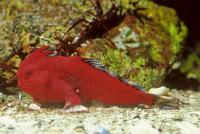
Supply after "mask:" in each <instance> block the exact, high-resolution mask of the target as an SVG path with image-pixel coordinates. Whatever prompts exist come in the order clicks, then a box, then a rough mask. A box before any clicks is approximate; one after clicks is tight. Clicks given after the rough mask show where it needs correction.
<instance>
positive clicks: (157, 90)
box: [148, 86, 169, 96]
mask: <svg viewBox="0 0 200 134" xmlns="http://www.w3.org/2000/svg"><path fill="white" fill-rule="evenodd" d="M148 92H149V93H150V94H155V95H158V96H163V95H167V94H168V93H169V88H167V87H165V86H161V87H158V88H151V89H149V91H148Z"/></svg>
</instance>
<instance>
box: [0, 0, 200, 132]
mask: <svg viewBox="0 0 200 134" xmlns="http://www.w3.org/2000/svg"><path fill="white" fill-rule="evenodd" d="M129 1H131V0H122V1H121V2H122V3H121V4H122V7H123V13H124V14H126V17H125V18H124V19H123V21H121V22H120V24H119V25H117V26H115V27H113V28H112V29H110V30H108V31H107V33H106V34H105V35H103V37H101V38H95V39H92V40H88V41H86V42H84V43H82V44H81V45H80V46H79V48H78V49H77V50H78V51H77V52H75V53H73V54H72V55H77V54H79V55H81V56H83V57H90V58H95V59H99V60H100V61H101V62H102V64H105V66H106V67H107V68H108V69H109V70H111V71H113V72H115V73H117V74H118V75H120V76H121V77H126V78H128V79H130V80H132V81H134V82H137V83H139V84H140V85H142V86H143V87H145V89H146V90H148V89H150V88H151V87H156V86H160V85H163V84H166V85H167V86H169V87H175V85H176V87H178V89H171V90H170V91H168V93H167V94H168V95H170V96H172V97H175V98H178V99H179V100H180V101H181V104H180V107H179V108H178V109H173V110H172V109H171V110H169V109H159V108H158V107H157V106H154V107H151V108H144V107H132V108H122V107H118V106H113V107H105V106H95V105H94V106H88V108H89V112H86V113H66V112H64V111H63V110H61V109H60V108H59V107H56V108H55V107H53V108H51V107H44V108H42V109H41V111H32V110H30V109H29V104H30V103H31V102H32V99H31V97H30V96H28V95H25V94H23V93H21V92H19V89H18V88H17V85H16V77H15V74H16V70H17V68H18V66H19V63H20V62H21V60H23V58H24V57H25V56H26V55H27V54H28V53H29V52H30V51H31V49H32V48H36V47H39V46H41V45H44V44H46V45H49V46H50V47H51V48H55V47H56V44H57V43H59V40H58V37H59V38H63V37H65V33H66V31H67V30H68V29H69V28H70V27H71V26H72V25H73V24H74V23H75V22H76V21H78V20H80V19H82V18H83V19H86V20H87V21H89V22H91V21H92V20H93V19H94V14H95V13H96V12H95V8H94V5H93V4H92V3H91V2H89V1H87V0H77V1H75V0H48V1H47V0H12V1H5V0H0V27H1V28H0V92H1V93H0V133H3V134H4V133H6V134H7V133H16V134H19V133H20V134H22V133H27V132H28V133H33V134H35V133H38V134H40V133H70V134H71V133H77V134H90V133H91V134H96V133H99V134H110V133H111V134H112V133H113V134H115V133H117V134H118V133H119V134H129V133H130V134H131V133H134V134H147V133H148V134H171V133H172V134H173V133H181V134H191V133H192V134H199V133H200V123H199V122H200V112H199V111H200V99H199V98H200V94H199V92H197V91H191V90H184V91H183V90H181V89H183V87H185V88H186V89H193V90H198V86H199V83H198V82H199V76H200V75H199V65H200V62H199V51H198V50H199V49H198V48H199V47H198V46H199V45H198V43H197V45H192V51H190V50H191V48H190V47H189V51H188V49H187V47H185V45H184V42H185V41H187V42H188V40H186V36H187V34H188V30H187V27H186V26H185V21H184V23H183V22H182V20H181V19H183V20H185V19H184V15H183V16H181V15H180V12H179V11H180V10H177V11H178V14H177V13H176V11H175V9H173V8H169V7H166V6H161V5H158V4H156V3H154V2H152V1H150V0H140V2H139V3H138V4H137V5H136V6H128V4H127V3H129ZM155 1H156V2H158V3H159V2H160V1H158V0H155ZM115 2H116V4H119V2H120V1H119V0H116V1H115ZM160 3H161V4H163V3H162V2H160ZM164 4H166V3H164ZM101 5H102V7H103V11H104V13H106V12H107V11H108V10H109V9H110V7H111V2H110V1H104V0H102V1H101ZM166 5H167V6H171V5H170V4H169V3H168V4H166ZM186 5H187V4H186ZM176 9H177V8H176ZM178 9H180V8H178ZM194 9H195V8H194ZM130 10H131V11H133V12H134V13H133V14H127V11H130ZM178 15H179V16H180V18H181V19H180V18H179V17H178ZM189 16H190V15H185V17H189ZM186 24H188V22H187V21H186ZM85 25H87V24H85V23H80V24H78V25H77V26H75V27H74V28H73V29H72V30H71V31H70V32H69V35H70V37H71V38H75V37H77V36H78V35H79V34H80V30H82V28H83V29H84V26H85ZM190 32H191V26H190V25H189V42H190V41H191V40H190V39H191V38H192V37H193V36H192V35H191V33H190ZM189 46H190V45H189ZM184 48H186V49H184ZM194 48H195V49H194ZM185 50H186V51H185ZM193 50H195V51H193ZM191 52H192V53H191ZM185 54H187V55H185ZM182 57H184V58H185V59H186V60H185V59H183V58H182ZM177 70H178V72H179V73H177ZM170 72H171V73H170ZM180 72H181V73H185V74H186V75H184V76H188V77H183V76H182V75H179V74H180ZM177 74H178V75H177ZM178 78H179V79H178ZM180 78H186V79H180ZM187 78H189V81H190V80H191V79H192V83H193V80H195V84H194V85H197V86H195V87H193V86H189V88H188V87H186V86H182V85H184V83H187V84H188V81H185V80H188V79H187ZM163 80H165V81H164V83H163ZM183 80H184V81H183ZM172 82H173V83H172ZM174 83H175V85H174ZM177 85H178V86H177ZM188 85H192V84H191V82H189V84H188Z"/></svg>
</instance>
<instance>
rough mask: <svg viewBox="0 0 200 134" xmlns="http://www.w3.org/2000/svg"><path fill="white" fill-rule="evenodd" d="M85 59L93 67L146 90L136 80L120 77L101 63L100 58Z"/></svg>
mask: <svg viewBox="0 0 200 134" xmlns="http://www.w3.org/2000/svg"><path fill="white" fill-rule="evenodd" d="M84 61H85V62H87V63H88V64H90V65H92V66H93V67H95V68H97V69H99V70H101V71H103V72H106V73H108V74H109V75H110V76H112V77H115V78H117V79H119V80H120V81H122V82H124V83H127V84H129V85H131V86H133V87H134V88H137V89H140V90H144V88H143V87H142V86H141V85H139V84H137V83H135V82H132V81H130V80H128V79H127V78H123V77H120V76H119V75H117V74H116V73H114V72H111V71H109V70H108V69H107V68H106V67H105V66H104V65H102V64H101V62H100V61H99V60H96V59H91V58H85V59H84Z"/></svg>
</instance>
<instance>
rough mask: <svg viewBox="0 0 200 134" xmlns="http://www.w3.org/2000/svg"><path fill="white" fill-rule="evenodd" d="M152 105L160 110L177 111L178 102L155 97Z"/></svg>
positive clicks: (163, 97) (165, 97)
mask: <svg viewBox="0 0 200 134" xmlns="http://www.w3.org/2000/svg"><path fill="white" fill-rule="evenodd" d="M154 105H155V106H158V107H159V108H161V109H178V108H179V105H180V100H179V99H177V98H171V97H167V96H157V95H155V101H154Z"/></svg>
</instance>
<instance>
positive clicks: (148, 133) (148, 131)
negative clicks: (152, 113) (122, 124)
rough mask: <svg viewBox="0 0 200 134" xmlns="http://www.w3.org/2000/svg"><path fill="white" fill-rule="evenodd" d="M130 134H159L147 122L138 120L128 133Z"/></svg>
mask: <svg viewBox="0 0 200 134" xmlns="http://www.w3.org/2000/svg"><path fill="white" fill-rule="evenodd" d="M129 133H130V134H159V131H158V130H157V129H155V128H153V127H152V125H151V124H150V123H149V122H148V121H147V120H140V121H139V122H137V123H136V124H135V125H134V126H133V127H132V128H131V129H130V131H129Z"/></svg>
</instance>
